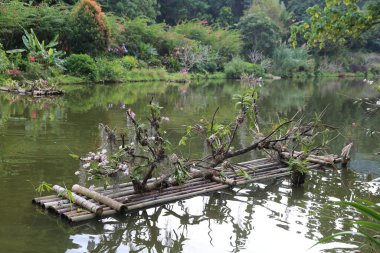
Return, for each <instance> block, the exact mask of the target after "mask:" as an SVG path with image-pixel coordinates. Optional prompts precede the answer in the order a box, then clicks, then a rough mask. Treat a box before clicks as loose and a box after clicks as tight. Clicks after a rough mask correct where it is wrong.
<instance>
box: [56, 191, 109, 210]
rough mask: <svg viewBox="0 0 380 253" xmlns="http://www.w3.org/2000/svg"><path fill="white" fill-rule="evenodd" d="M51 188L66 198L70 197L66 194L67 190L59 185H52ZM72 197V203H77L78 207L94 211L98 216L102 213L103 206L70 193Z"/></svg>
mask: <svg viewBox="0 0 380 253" xmlns="http://www.w3.org/2000/svg"><path fill="white" fill-rule="evenodd" d="M53 190H54V191H56V192H57V193H58V195H62V196H63V197H65V198H66V199H70V197H69V196H68V194H67V190H66V189H65V188H63V187H61V186H59V185H54V186H53ZM72 197H73V200H74V203H75V204H77V205H79V206H80V207H83V208H84V209H86V210H88V211H90V212H92V213H95V214H96V215H98V216H100V215H102V213H103V208H101V207H99V206H98V205H96V204H94V203H91V202H90V201H88V200H86V199H85V198H83V197H81V196H79V195H77V194H75V193H72Z"/></svg>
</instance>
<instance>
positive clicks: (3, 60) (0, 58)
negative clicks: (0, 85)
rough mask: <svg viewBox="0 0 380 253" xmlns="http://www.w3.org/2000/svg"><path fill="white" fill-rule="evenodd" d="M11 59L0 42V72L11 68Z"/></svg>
mask: <svg viewBox="0 0 380 253" xmlns="http://www.w3.org/2000/svg"><path fill="white" fill-rule="evenodd" d="M9 64H10V62H9V60H8V57H7V55H6V53H5V51H4V50H3V45H2V44H1V43H0V74H1V73H4V72H5V71H6V70H7V69H8V68H9Z"/></svg>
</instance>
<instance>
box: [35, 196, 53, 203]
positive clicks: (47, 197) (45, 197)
mask: <svg viewBox="0 0 380 253" xmlns="http://www.w3.org/2000/svg"><path fill="white" fill-rule="evenodd" d="M56 197H57V195H49V196H43V197H37V198H34V199H32V203H33V204H38V203H40V201H41V200H44V199H53V198H56Z"/></svg>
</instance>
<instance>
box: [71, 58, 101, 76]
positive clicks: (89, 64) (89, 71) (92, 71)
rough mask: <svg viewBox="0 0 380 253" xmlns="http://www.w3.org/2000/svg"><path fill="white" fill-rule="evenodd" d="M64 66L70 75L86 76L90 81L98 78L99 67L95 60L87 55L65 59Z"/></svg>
mask: <svg viewBox="0 0 380 253" xmlns="http://www.w3.org/2000/svg"><path fill="white" fill-rule="evenodd" d="M64 66H65V68H66V69H67V71H68V72H69V73H70V74H73V75H77V76H85V77H86V78H88V79H90V80H95V79H96V77H97V67H96V64H95V61H94V59H92V58H91V57H90V56H89V55H87V54H72V55H70V56H69V57H67V58H66V59H65V62H64Z"/></svg>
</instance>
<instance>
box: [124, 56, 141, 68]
mask: <svg viewBox="0 0 380 253" xmlns="http://www.w3.org/2000/svg"><path fill="white" fill-rule="evenodd" d="M121 66H123V68H125V69H128V70H131V69H135V68H137V67H138V66H139V61H138V60H137V59H136V58H135V57H133V56H125V57H123V59H122V60H121Z"/></svg>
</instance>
